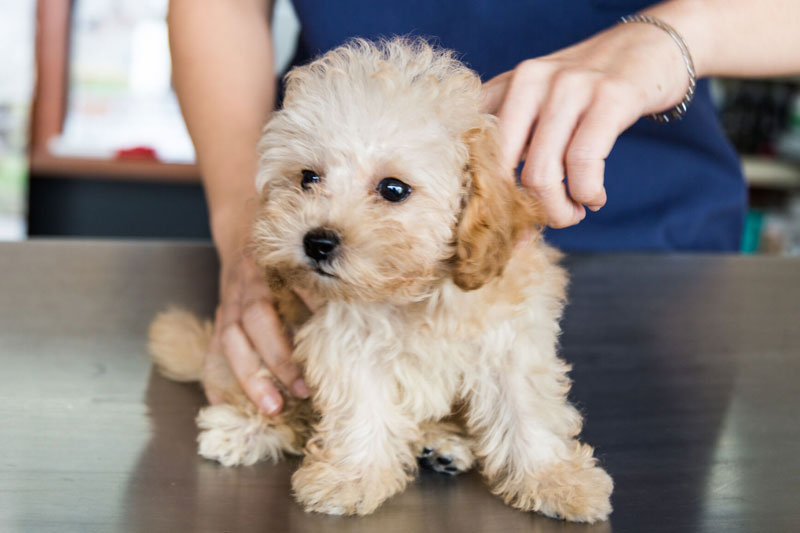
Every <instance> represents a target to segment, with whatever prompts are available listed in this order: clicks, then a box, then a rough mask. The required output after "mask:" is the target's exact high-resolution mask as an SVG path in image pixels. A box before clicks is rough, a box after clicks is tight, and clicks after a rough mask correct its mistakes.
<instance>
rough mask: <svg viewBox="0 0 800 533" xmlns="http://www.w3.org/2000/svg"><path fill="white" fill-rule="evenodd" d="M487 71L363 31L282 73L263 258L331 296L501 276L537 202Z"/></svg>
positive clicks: (400, 295)
mask: <svg viewBox="0 0 800 533" xmlns="http://www.w3.org/2000/svg"><path fill="white" fill-rule="evenodd" d="M480 86H481V85H480V80H479V78H478V77H477V76H476V75H475V74H474V73H473V72H472V71H471V70H469V69H468V68H466V67H465V66H464V65H463V64H461V63H460V62H459V61H457V60H456V59H454V58H453V56H452V54H451V53H450V52H448V51H442V50H435V49H433V48H432V47H430V46H429V45H428V44H427V43H425V42H424V41H408V40H404V39H394V40H392V41H388V42H382V43H379V44H373V43H369V42H367V41H362V40H357V41H352V42H350V43H349V44H347V45H345V46H342V47H340V48H337V49H335V50H333V51H331V52H329V53H327V54H326V55H324V56H323V57H321V58H320V59H318V60H316V61H314V62H312V63H311V64H309V65H307V66H304V67H299V68H296V69H294V70H292V71H291V72H290V73H289V74H288V76H287V86H286V96H285V99H284V106H283V108H282V109H281V110H280V111H277V112H276V113H274V114H273V116H272V119H271V120H270V121H269V123H268V124H267V126H266V127H265V130H264V135H263V138H262V140H261V145H260V149H261V159H260V168H259V174H258V178H257V187H258V189H259V191H260V192H261V198H262V206H261V209H260V213H259V216H258V218H257V220H256V224H255V229H254V256H255V257H256V259H257V261H258V262H259V263H260V264H261V265H262V266H263V267H264V268H265V269H266V270H267V272H268V276H269V277H270V278H271V280H272V281H273V282H277V283H284V284H287V285H290V286H295V287H300V288H304V289H306V290H310V291H312V292H315V293H317V294H318V295H320V296H322V297H324V298H334V299H348V300H361V301H376V300H382V301H389V302H395V303H397V302H408V301H413V300H417V299H420V298H423V297H424V296H425V295H427V294H430V292H431V290H432V289H433V288H435V287H436V286H437V285H438V284H440V283H442V282H443V281H444V280H445V279H449V278H452V279H453V281H454V282H455V283H456V284H457V285H458V286H459V287H461V288H463V289H465V290H471V289H476V288H478V287H480V286H482V285H483V284H484V283H486V282H487V281H489V280H490V279H491V278H492V277H494V276H497V275H499V274H501V273H502V270H503V267H504V266H505V264H506V262H507V261H508V258H509V257H510V255H511V251H512V248H513V246H514V243H515V242H516V240H517V238H518V237H519V235H520V234H521V232H522V231H523V230H525V229H526V228H530V227H532V226H533V225H534V224H537V223H538V222H539V221H538V220H537V210H536V209H535V208H534V207H533V206H532V205H531V203H530V200H529V199H528V198H527V196H526V195H524V194H523V193H522V192H521V191H519V190H517V187H516V186H515V185H514V180H513V176H512V174H511V171H510V169H504V168H502V166H501V164H500V157H499V156H500V149H499V146H498V144H497V139H496V128H495V124H494V119H493V117H491V116H489V115H485V114H482V113H481V112H480V109H479V106H480Z"/></svg>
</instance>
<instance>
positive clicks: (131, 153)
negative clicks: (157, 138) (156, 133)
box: [114, 146, 158, 161]
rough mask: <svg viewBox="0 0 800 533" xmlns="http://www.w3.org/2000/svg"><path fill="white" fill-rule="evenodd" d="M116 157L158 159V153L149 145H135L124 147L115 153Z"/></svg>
mask: <svg viewBox="0 0 800 533" xmlns="http://www.w3.org/2000/svg"><path fill="white" fill-rule="evenodd" d="M114 159H138V160H147V161H158V154H157V153H156V151H155V150H154V149H153V148H150V147H149V146H133V147H131V148H122V149H120V150H117V151H116V153H115V154H114Z"/></svg>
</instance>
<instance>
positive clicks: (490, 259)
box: [452, 118, 544, 290]
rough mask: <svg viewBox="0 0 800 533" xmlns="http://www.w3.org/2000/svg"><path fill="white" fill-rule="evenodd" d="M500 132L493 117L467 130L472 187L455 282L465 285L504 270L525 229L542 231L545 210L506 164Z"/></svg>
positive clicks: (470, 286)
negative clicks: (502, 160)
mask: <svg viewBox="0 0 800 533" xmlns="http://www.w3.org/2000/svg"><path fill="white" fill-rule="evenodd" d="M497 136H498V134H497V128H496V126H495V125H494V123H493V122H492V121H490V120H489V119H488V118H487V119H486V121H485V123H484V125H483V127H481V128H474V129H472V130H470V131H468V132H467V134H466V136H465V142H466V144H467V147H468V148H469V163H468V165H467V169H466V171H467V174H468V175H467V184H468V185H467V186H468V188H469V189H468V191H467V193H466V195H467V196H466V206H465V207H464V209H463V211H462V213H461V219H460V221H459V223H458V227H457V229H456V252H455V258H454V260H455V267H454V269H453V272H452V276H453V281H454V283H455V284H456V285H458V286H459V287H460V288H462V289H464V290H473V289H477V288H480V287H481V286H483V285H484V284H485V283H486V282H487V281H489V280H490V279H492V278H493V277H495V276H499V275H500V274H502V273H503V269H504V268H505V266H506V263H507V262H508V260H509V258H510V257H511V252H512V251H513V249H514V246H515V245H516V243H517V242H518V241H519V239H520V238H521V236H522V234H523V233H524V232H525V231H526V230H530V231H533V232H538V231H539V228H540V227H541V226H542V225H543V224H544V217H543V212H542V210H541V209H540V208H538V206H537V205H536V203H535V202H534V200H533V199H532V198H531V197H530V196H529V195H528V194H527V193H525V191H523V190H522V189H521V188H520V187H518V186H517V185H516V183H515V180H514V176H513V174H512V172H511V171H510V170H508V169H505V168H504V167H503V164H502V163H501V152H500V145H499V143H498V142H497Z"/></svg>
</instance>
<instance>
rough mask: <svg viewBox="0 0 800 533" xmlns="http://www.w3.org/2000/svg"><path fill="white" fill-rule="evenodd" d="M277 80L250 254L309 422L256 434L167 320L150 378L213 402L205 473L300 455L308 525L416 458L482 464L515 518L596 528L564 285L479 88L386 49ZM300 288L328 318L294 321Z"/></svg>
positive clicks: (352, 49) (299, 481)
mask: <svg viewBox="0 0 800 533" xmlns="http://www.w3.org/2000/svg"><path fill="white" fill-rule="evenodd" d="M286 81H287V84H286V96H285V100H284V104H283V108H282V109H281V110H279V111H276V112H275V113H274V114H273V115H272V118H271V119H270V121H269V123H268V124H267V126H266V127H265V129H264V134H263V138H262V140H261V143H260V153H261V156H260V169H259V172H258V176H257V188H258V190H259V191H260V194H261V204H260V213H259V215H258V218H257V220H256V221H255V223H254V230H253V245H252V253H253V256H254V257H255V258H256V261H257V262H258V264H259V265H260V266H261V267H263V269H264V273H265V276H266V277H267V279H268V280H269V283H270V285H271V287H272V289H273V292H274V294H275V298H276V305H277V307H278V310H279V312H280V313H281V315H282V316H283V318H284V320H285V322H286V325H287V328H289V329H290V330H291V333H292V334H293V337H294V343H295V346H294V354H293V357H294V360H295V361H296V362H297V363H298V364H300V365H302V366H303V367H304V369H305V379H306V382H307V383H308V384H309V386H310V389H311V391H312V401H311V402H308V401H305V402H303V401H298V400H293V399H291V398H290V397H288V396H287V404H286V407H285V409H284V411H283V412H282V413H281V414H280V415H278V416H275V417H271V418H270V417H266V416H264V415H262V414H261V413H260V412H259V411H258V409H257V408H256V407H255V406H254V405H252V404H251V403H250V402H249V401H248V400H247V398H246V397H245V395H244V393H243V392H242V390H241V389H240V388H239V387H238V385H237V383H236V381H235V379H233V377H232V375H231V373H230V371H229V370H228V369H227V368H217V369H214V370H213V371H211V372H206V373H205V374H203V373H202V370H201V369H202V368H203V364H202V363H203V358H204V357H205V354H206V350H207V347H208V340H209V338H210V335H211V326H210V324H209V323H206V324H201V323H200V322H199V321H198V320H197V319H196V318H194V317H193V316H192V315H189V314H187V313H184V312H181V311H170V312H167V313H165V314H162V315H160V316H159V317H157V319H156V320H155V322H154V323H153V325H152V328H151V344H150V348H151V353H152V355H153V358H154V360H155V362H156V363H157V365H158V366H159V367H160V368H161V371H162V372H163V373H164V374H165V375H166V376H167V377H170V378H174V379H179V380H200V381H202V382H203V383H206V384H208V383H213V384H214V386H215V387H216V388H218V389H223V390H225V391H227V396H226V403H224V404H221V405H215V406H211V407H206V408H204V409H202V410H201V411H200V414H199V416H198V417H197V423H198V425H199V427H200V429H201V432H200V435H199V437H198V442H199V452H200V454H201V455H202V456H204V457H207V458H209V459H214V460H217V461H219V462H220V463H222V464H224V465H238V464H252V463H254V462H256V461H258V460H261V459H264V458H270V459H273V460H276V459H278V458H280V457H281V456H282V454H283V453H290V454H303V455H304V456H305V457H304V459H303V462H302V466H301V467H300V468H299V470H297V472H295V474H294V476H293V477H292V487H293V489H294V492H295V495H296V497H297V500H298V501H299V502H300V503H301V504H302V505H304V506H305V508H306V509H307V510H311V511H318V512H323V513H330V514H359V515H364V514H368V513H371V512H373V511H374V510H375V509H376V508H377V507H378V506H379V505H380V504H381V503H382V502H383V501H384V500H386V499H387V498H389V497H391V496H392V495H394V494H397V493H398V492H400V491H402V490H403V489H404V487H405V486H406V485H407V483H408V482H409V480H411V479H412V478H413V476H414V474H415V472H416V468H417V461H416V460H415V457H420V458H421V460H422V462H424V463H427V464H429V465H431V466H434V467H435V468H438V469H439V470H442V471H444V472H447V473H456V472H460V471H463V470H466V469H468V468H470V467H471V466H472V465H473V463H474V462H477V464H478V465H479V467H480V470H481V472H482V474H483V475H484V476H485V478H486V480H487V481H488V483H489V485H490V487H491V490H492V491H493V492H494V493H495V494H497V495H499V496H501V497H502V498H503V500H504V501H505V502H506V503H508V504H510V505H512V506H514V507H517V508H519V509H523V510H533V511H538V512H541V513H543V514H545V515H547V516H551V517H559V518H564V519H567V520H572V521H583V522H595V521H597V520H604V519H605V518H606V517H607V516H608V514H609V513H610V512H611V505H610V501H609V499H610V495H611V491H612V481H611V478H610V477H609V476H608V474H606V472H605V471H603V470H602V469H601V468H600V467H599V466H597V464H596V461H595V459H594V458H593V456H592V452H593V451H592V448H591V447H590V446H588V445H586V444H582V443H580V442H579V441H578V440H577V435H578V433H579V432H580V430H581V416H580V415H579V414H578V412H577V411H576V410H575V408H574V407H572V406H571V405H570V404H569V403H568V402H567V392H568V390H569V388H570V381H569V379H568V377H567V372H568V370H569V366H568V365H567V364H565V363H564V362H563V361H562V360H560V359H559V358H558V356H557V354H556V346H557V340H558V334H559V318H560V315H561V311H562V308H563V306H564V298H565V286H566V283H567V277H566V274H565V272H564V270H563V269H562V268H560V267H559V266H558V265H557V264H556V263H557V260H558V257H559V256H558V254H557V253H556V252H555V251H554V250H552V249H550V248H549V247H547V246H546V245H545V244H544V242H543V241H542V239H541V237H540V231H539V228H540V227H541V224H542V218H541V211H540V210H539V209H538V208H537V206H536V205H535V204H534V203H533V202H532V201H531V200H530V199H529V197H528V196H526V194H524V193H523V192H522V191H521V190H519V189H518V188H517V186H516V184H515V181H514V177H513V173H512V171H511V169H508V168H504V167H503V166H502V165H501V162H500V149H499V146H498V139H497V128H496V124H495V119H494V117H492V116H490V115H487V114H484V113H481V111H480V103H481V82H480V80H479V78H478V76H477V75H476V74H475V73H474V72H472V71H471V70H469V69H468V68H467V67H465V66H464V65H463V64H462V63H460V62H459V61H458V60H456V59H455V58H454V57H453V54H452V53H451V52H448V51H445V50H437V49H434V48H432V47H431V46H429V45H428V44H427V43H425V42H424V41H421V40H415V41H409V40H404V39H393V40H390V41H386V42H381V43H377V44H374V43H371V42H367V41H364V40H355V41H352V42H350V43H348V44H346V45H344V46H342V47H340V48H337V49H335V50H333V51H331V52H328V53H327V54H325V55H324V56H322V57H321V58H320V59H317V60H316V61H314V62H312V63H310V64H309V65H306V66H303V67H299V68H295V69H294V70H292V71H291V72H290V73H289V74H288V75H287V80H286ZM295 288H300V289H304V290H306V291H308V292H309V293H311V294H313V295H315V296H316V297H317V298H319V299H320V300H322V301H323V302H324V303H323V305H322V306H321V307H320V308H319V309H318V310H316V311H315V312H314V313H313V314H311V313H309V312H308V310H307V309H305V308H304V306H303V305H302V304H301V303H300V302H299V300H297V298H296V297H294V296H293V291H292V290H293V289H295ZM263 372H264V373H265V374H267V370H266V369H265V370H263ZM454 411H457V412H458V414H459V415H460V418H461V425H456V424H454V423H453V422H452V418H449V417H451V415H453V414H454Z"/></svg>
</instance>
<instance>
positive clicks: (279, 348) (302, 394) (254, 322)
mask: <svg viewBox="0 0 800 533" xmlns="http://www.w3.org/2000/svg"><path fill="white" fill-rule="evenodd" d="M242 325H243V326H244V331H245V332H246V333H247V336H248V337H249V339H250V342H251V343H252V345H253V347H255V349H256V352H258V355H259V356H260V357H261V360H262V361H263V362H264V364H265V365H266V366H267V368H268V369H269V370H270V372H272V374H273V375H274V376H275V377H276V378H278V380H279V381H280V382H281V383H283V384H284V385H286V387H287V388H288V389H289V390H290V391H291V392H292V394H294V395H295V396H297V397H299V398H308V388H307V387H306V384H305V381H303V378H302V374H301V372H300V369H299V368H298V367H297V366H296V365H295V364H293V363H292V360H291V356H292V348H291V345H290V344H289V339H287V338H286V334H285V332H284V330H283V326H282V324H281V319H280V317H279V316H278V313H277V312H276V311H275V308H274V307H273V306H272V305H270V304H269V303H268V302H267V301H265V300H259V301H256V302H252V303H251V304H250V305H248V306H247V307H246V308H245V310H244V313H242Z"/></svg>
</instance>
